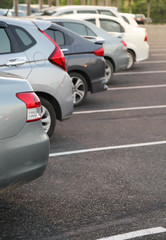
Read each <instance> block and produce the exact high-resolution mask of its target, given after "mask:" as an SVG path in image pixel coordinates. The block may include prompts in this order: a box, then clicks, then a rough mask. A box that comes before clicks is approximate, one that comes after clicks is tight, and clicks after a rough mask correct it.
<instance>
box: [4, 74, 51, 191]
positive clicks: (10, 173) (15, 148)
mask: <svg viewBox="0 0 166 240" xmlns="http://www.w3.org/2000/svg"><path fill="white" fill-rule="evenodd" d="M40 106H41V104H40V100H39V98H38V97H37V95H36V94H35V93H34V92H33V89H32V87H31V86H30V84H29V83H28V81H26V80H24V79H20V78H18V77H16V76H11V75H9V74H2V73H0V193H1V192H4V191H6V190H9V189H12V188H15V187H18V186H20V185H22V184H24V183H26V182H29V181H32V180H34V179H36V178H38V177H39V176H41V175H42V174H43V172H44V170H45V168H46V165H47V160H48V155H49V139H48V136H47V134H46V133H45V131H44V129H43V127H42V124H41V121H40V120H41V109H40Z"/></svg>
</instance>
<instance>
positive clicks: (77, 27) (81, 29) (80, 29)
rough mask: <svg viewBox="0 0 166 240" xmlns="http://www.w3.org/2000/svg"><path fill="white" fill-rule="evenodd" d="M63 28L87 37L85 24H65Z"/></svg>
mask: <svg viewBox="0 0 166 240" xmlns="http://www.w3.org/2000/svg"><path fill="white" fill-rule="evenodd" d="M63 26H64V27H66V28H68V29H70V30H71V31H73V32H75V33H77V34H79V35H85V36H86V35H87V31H86V27H85V26H84V25H83V24H79V23H72V22H69V23H68V22H64V23H63Z"/></svg>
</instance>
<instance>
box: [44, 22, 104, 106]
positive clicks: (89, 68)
mask: <svg viewBox="0 0 166 240" xmlns="http://www.w3.org/2000/svg"><path fill="white" fill-rule="evenodd" d="M45 33H46V34H48V35H49V36H50V37H51V38H52V39H53V40H54V41H55V42H56V43H57V44H58V45H59V46H60V47H61V50H62V51H63V53H64V55H65V60H66V66H67V71H68V74H69V75H70V77H71V79H72V84H73V102H74V106H78V105H80V104H81V103H83V102H84V100H85V99H86V96H87V92H88V91H90V92H91V93H97V92H101V91H104V90H106V89H107V85H106V82H107V81H106V78H105V61H104V58H103V54H104V49H103V46H102V45H101V41H97V40H96V42H95V43H94V42H91V41H89V40H87V39H85V38H83V37H81V36H79V35H78V34H75V33H74V32H72V31H70V30H68V29H66V28H64V27H62V26H59V25H57V24H52V25H51V26H50V27H49V28H48V29H46V30H45Z"/></svg>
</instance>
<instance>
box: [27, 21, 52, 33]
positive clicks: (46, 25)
mask: <svg viewBox="0 0 166 240" xmlns="http://www.w3.org/2000/svg"><path fill="white" fill-rule="evenodd" d="M31 22H32V23H33V24H35V25H36V27H37V28H39V29H40V30H42V31H45V30H46V29H48V28H49V27H50V26H51V24H52V23H51V22H50V21H43V20H33V21H32V20H31Z"/></svg>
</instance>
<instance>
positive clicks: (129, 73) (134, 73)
mask: <svg viewBox="0 0 166 240" xmlns="http://www.w3.org/2000/svg"><path fill="white" fill-rule="evenodd" d="M154 73H166V70H159V71H144V72H118V73H114V75H115V76H118V75H141V74H154Z"/></svg>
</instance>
